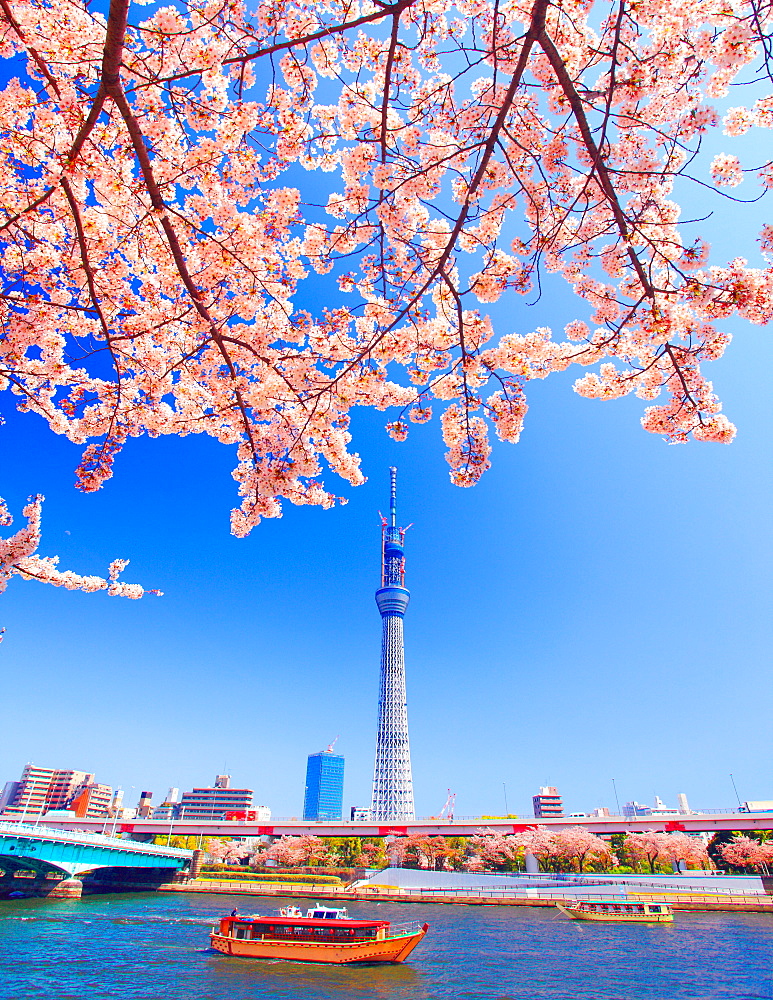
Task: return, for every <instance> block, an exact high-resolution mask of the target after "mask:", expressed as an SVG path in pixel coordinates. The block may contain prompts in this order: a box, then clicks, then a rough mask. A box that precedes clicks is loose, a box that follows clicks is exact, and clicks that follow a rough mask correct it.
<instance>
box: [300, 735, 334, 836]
mask: <svg viewBox="0 0 773 1000" xmlns="http://www.w3.org/2000/svg"><path fill="white" fill-rule="evenodd" d="M343 804H344V759H343V757H341V756H339V754H336V753H333V752H332V751H331V750H325V751H324V753H313V754H310V755H309V762H308V764H307V765H306V794H305V795H304V797H303V818H304V819H305V820H335V819H341V817H342V815H343Z"/></svg>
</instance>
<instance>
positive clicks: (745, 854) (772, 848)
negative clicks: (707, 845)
mask: <svg viewBox="0 0 773 1000" xmlns="http://www.w3.org/2000/svg"><path fill="white" fill-rule="evenodd" d="M717 853H718V854H719V856H720V857H721V858H722V860H723V861H725V862H727V863H728V864H731V865H733V866H734V867H737V868H750V869H752V871H761V872H764V873H765V874H767V873H768V870H769V867H770V866H772V865H773V841H770V840H767V841H765V842H764V843H760V841H759V840H755V839H754V838H752V837H745V836H743V835H738V836H735V837H733V839H732V840H731V841H730V843H729V844H720V846H719V847H718V848H717Z"/></svg>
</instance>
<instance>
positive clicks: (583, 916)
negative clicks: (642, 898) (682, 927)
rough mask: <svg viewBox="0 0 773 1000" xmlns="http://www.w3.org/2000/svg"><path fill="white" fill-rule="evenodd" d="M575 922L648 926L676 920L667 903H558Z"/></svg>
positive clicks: (586, 901) (577, 901) (586, 900)
mask: <svg viewBox="0 0 773 1000" xmlns="http://www.w3.org/2000/svg"><path fill="white" fill-rule="evenodd" d="M556 906H557V907H558V908H559V910H563V911H564V913H566V914H568V915H569V916H570V917H571V918H572V919H573V920H622V921H624V922H630V921H634V922H638V923H646V924H666V923H670V922H671V921H672V920H673V919H674V914H673V913H672V911H671V907H670V906H669V905H668V903H666V902H663V901H661V902H659V903H652V902H648V903H629V902H623V901H619V900H618V901H616V902H612V901H610V902H606V901H604V902H602V901H600V900H595V899H594V900H590V899H578V900H576V901H575V902H571V903H570V902H568V901H566V902H563V903H556Z"/></svg>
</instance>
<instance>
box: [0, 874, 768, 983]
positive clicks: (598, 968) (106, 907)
mask: <svg viewBox="0 0 773 1000" xmlns="http://www.w3.org/2000/svg"><path fill="white" fill-rule="evenodd" d="M286 902H292V900H278V899H272V900H270V901H269V900H263V899H259V898H257V897H256V898H253V899H246V898H245V897H243V896H240V897H235V896H233V897H232V896H221V895H209V894H206V895H205V894H199V893H197V894H195V895H194V894H192V893H191V894H179V895H176V894H175V895H173V894H168V895H166V894H147V895H145V894H142V895H114V896H89V897H87V898H85V899H82V900H61V901H58V902H54V901H47V900H38V899H34V900H19V901H8V900H2V901H0V1000H28V998H34V1000H37V998H43V997H45V998H51V1000H106V998H116V1000H446V998H454V1000H687V998H689V1000H773V917H772V916H771V915H770V914H765V913H734V914H731V913H686V912H678V913H677V914H676V919H675V921H674V923H673V924H652V925H648V924H638V925H637V924H628V925H619V924H603V923H593V924H591V923H580V922H578V921H573V920H569V919H568V918H567V917H565V916H564V915H563V914H561V913H560V912H559V911H557V910H554V909H552V908H550V909H542V908H539V909H538V908H532V907H501V906H499V907H498V906H459V905H456V906H454V905H435V906H419V905H408V904H402V905H401V904H389V903H381V904H375V903H374V904H371V903H367V904H366V903H358V904H350V905H349V913H350V915H351V916H354V917H360V918H371V917H376V918H379V919H381V918H383V919H391V920H395V921H402V920H415V919H416V920H421V921H426V922H427V923H429V924H430V931H429V933H428V934H427V936H426V938H425V939H424V940H423V941H422V942H421V944H420V945H419V946H418V948H417V949H416V951H414V952H413V954H412V955H411V957H410V959H409V960H408V962H407V963H405V964H404V965H392V966H322V965H303V964H300V963H291V962H272V961H254V960H253V961H250V960H248V959H237V958H226V957H225V956H223V955H220V954H218V953H215V952H213V951H210V950H209V947H208V945H209V938H208V931H209V927H210V926H211V924H212V923H213V922H214V921H215V920H216V919H217V918H218V917H219V916H220V915H222V914H224V913H228V912H230V910H231V909H232V908H233V907H234V906H238V907H239V908H240V910H241V911H242V912H245V911H256V912H257V911H261V910H262V912H264V913H265V912H268V911H269V910H270V909H271V908H273V907H275V906H279V905H284V904H285V903H286ZM297 902H299V903H300V905H304V900H298V901H297ZM269 903H270V904H271V906H269V905H268V904H269Z"/></svg>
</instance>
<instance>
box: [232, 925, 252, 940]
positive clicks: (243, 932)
mask: <svg viewBox="0 0 773 1000" xmlns="http://www.w3.org/2000/svg"><path fill="white" fill-rule="evenodd" d="M248 930H249V927H247V925H246V924H234V928H233V931H234V932H233V936H234V937H235V938H246V937H247V932H248Z"/></svg>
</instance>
